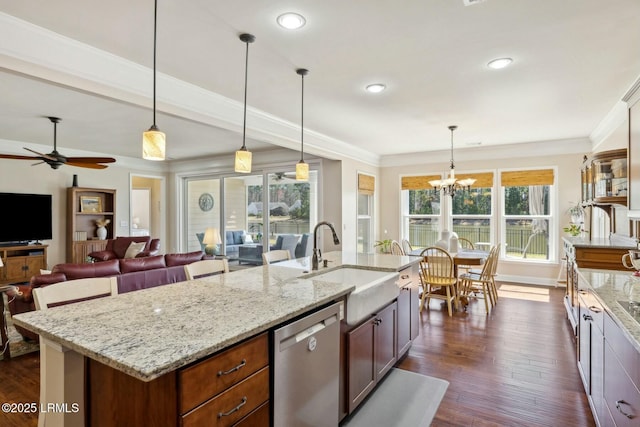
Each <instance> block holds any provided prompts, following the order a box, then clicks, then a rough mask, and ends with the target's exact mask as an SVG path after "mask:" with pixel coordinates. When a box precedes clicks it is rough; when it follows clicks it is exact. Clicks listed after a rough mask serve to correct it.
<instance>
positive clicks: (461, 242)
mask: <svg viewBox="0 0 640 427" xmlns="http://www.w3.org/2000/svg"><path fill="white" fill-rule="evenodd" d="M458 246H459V247H460V248H462V249H475V248H474V247H473V242H472V241H471V240H469V239H467V238H464V237H458Z"/></svg>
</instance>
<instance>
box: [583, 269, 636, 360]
mask: <svg viewBox="0 0 640 427" xmlns="http://www.w3.org/2000/svg"><path fill="white" fill-rule="evenodd" d="M578 274H579V275H580V276H581V277H582V278H583V279H584V281H585V282H587V283H589V285H590V286H591V288H592V289H593V290H594V291H595V293H596V295H597V296H598V298H600V300H601V301H602V303H603V304H604V305H605V307H604V308H605V310H606V311H607V312H608V313H609V314H610V315H611V317H612V318H613V320H614V321H615V322H616V324H618V326H620V329H622V331H623V332H624V333H625V335H626V336H627V338H628V339H629V341H630V342H631V343H632V344H633V346H634V347H635V348H636V350H638V352H640V323H638V322H639V321H640V317H638V320H636V319H634V318H633V317H632V316H631V314H629V313H628V312H627V311H626V310H625V309H624V308H623V307H622V306H621V305H620V303H619V302H618V301H625V302H626V301H628V300H629V293H628V291H629V286H630V285H631V284H635V286H640V277H638V276H634V275H633V274H632V272H631V271H629V272H627V271H617V270H598V269H590V268H579V269H578Z"/></svg>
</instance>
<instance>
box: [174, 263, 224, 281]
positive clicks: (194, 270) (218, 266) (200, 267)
mask: <svg viewBox="0 0 640 427" xmlns="http://www.w3.org/2000/svg"><path fill="white" fill-rule="evenodd" d="M184 272H185V274H186V276H187V280H193V279H199V278H201V277H206V276H212V275H214V274H220V273H228V272H229V261H227V260H226V259H203V260H202V261H196V262H192V263H191V264H185V266H184Z"/></svg>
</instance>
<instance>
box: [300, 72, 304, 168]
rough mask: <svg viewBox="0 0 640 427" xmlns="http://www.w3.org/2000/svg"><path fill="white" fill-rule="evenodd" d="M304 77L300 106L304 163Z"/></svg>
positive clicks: (301, 153) (301, 158)
mask: <svg viewBox="0 0 640 427" xmlns="http://www.w3.org/2000/svg"><path fill="white" fill-rule="evenodd" d="M300 76H301V77H302V102H301V105H300V161H301V162H303V161H304V74H300Z"/></svg>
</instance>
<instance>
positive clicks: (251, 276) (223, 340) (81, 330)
mask: <svg viewBox="0 0 640 427" xmlns="http://www.w3.org/2000/svg"><path fill="white" fill-rule="evenodd" d="M325 258H326V259H329V260H330V263H329V268H324V269H322V268H321V270H320V271H318V272H313V273H307V272H308V271H309V270H310V265H311V262H310V259H309V257H307V258H300V259H297V260H291V261H287V262H284V263H279V264H272V265H265V266H259V267H253V268H248V269H244V270H239V271H235V272H231V273H227V274H221V275H217V276H210V277H207V278H203V279H198V280H191V281H186V282H181V283H175V284H170V285H164V286H158V287H155V288H151V289H145V290H140V291H134V292H128V293H125V294H121V295H118V296H114V297H107V298H100V299H95V300H91V301H84V302H80V303H76V304H71V305H66V306H60V307H56V308H53V309H49V310H43V311H32V312H29V313H23V314H19V315H16V316H14V322H15V323H16V324H17V325H20V326H23V327H25V328H27V329H29V330H32V331H34V332H36V333H38V334H40V335H42V336H43V337H44V338H46V339H49V340H51V341H54V342H57V343H60V344H62V345H64V346H65V347H68V348H70V349H72V350H74V351H77V352H78V353H80V354H82V355H84V356H87V357H90V358H92V359H95V360H97V361H99V362H101V363H104V364H105V365H107V366H110V367H112V368H114V369H118V370H120V371H122V372H125V373H127V374H129V375H131V376H133V377H135V378H138V379H140V380H143V381H150V380H153V379H155V378H157V377H159V376H161V375H164V374H166V373H169V372H172V371H174V370H176V369H178V368H180V367H182V366H185V365H187V364H189V363H191V362H193V361H196V360H198V359H201V358H203V357H206V356H208V355H211V354H213V353H215V352H217V351H219V350H222V349H224V348H226V347H229V346H231V345H233V344H235V343H238V342H240V341H242V340H243V339H245V338H248V337H251V336H254V335H256V334H259V333H261V332H264V331H267V330H268V329H270V328H272V327H274V326H276V325H279V324H281V323H283V322H286V321H287V320H289V319H292V318H294V317H296V316H299V315H301V314H304V313H306V312H309V311H312V310H314V309H315V308H318V307H321V306H323V305H324V304H326V303H329V302H331V301H335V300H339V299H341V298H343V297H344V296H346V295H347V294H349V293H350V292H352V291H353V290H354V289H355V287H354V285H353V284H349V283H333V282H327V281H320V280H314V279H313V276H314V274H318V273H321V272H322V273H324V272H327V271H330V270H332V269H336V268H339V267H354V268H365V269H372V270H378V271H398V270H400V269H402V268H404V267H407V266H409V265H411V264H413V263H415V262H418V261H417V260H416V259H415V258H413V257H403V256H394V255H361V254H346V253H342V252H330V253H327V254H325Z"/></svg>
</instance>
